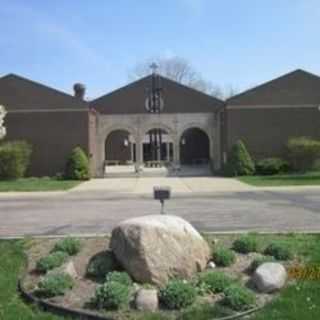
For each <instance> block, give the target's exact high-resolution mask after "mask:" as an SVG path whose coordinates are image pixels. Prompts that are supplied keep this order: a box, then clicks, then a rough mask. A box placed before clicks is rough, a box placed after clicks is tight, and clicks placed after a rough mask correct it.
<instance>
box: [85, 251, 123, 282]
mask: <svg viewBox="0 0 320 320" xmlns="http://www.w3.org/2000/svg"><path fill="white" fill-rule="evenodd" d="M118 269H119V265H118V263H117V261H116V259H115V257H114V254H113V252H112V251H105V252H100V253H98V254H97V255H95V256H93V257H92V258H91V259H90V261H89V264H88V267H87V275H88V276H90V277H94V278H97V279H105V277H106V275H107V274H108V273H109V272H112V271H116V270H118Z"/></svg>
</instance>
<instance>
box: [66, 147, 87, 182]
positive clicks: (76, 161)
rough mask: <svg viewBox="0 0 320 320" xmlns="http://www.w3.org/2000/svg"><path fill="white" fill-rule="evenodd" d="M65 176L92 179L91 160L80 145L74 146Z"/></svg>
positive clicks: (74, 178) (71, 178)
mask: <svg viewBox="0 0 320 320" xmlns="http://www.w3.org/2000/svg"><path fill="white" fill-rule="evenodd" d="M65 178H66V179H70V180H88V179H90V169H89V160H88V157H87V155H86V154H85V152H84V151H83V150H82V149H81V148H80V147H76V148H74V149H73V150H72V153H71V155H70V157H69V159H68V160H67V165H66V171H65Z"/></svg>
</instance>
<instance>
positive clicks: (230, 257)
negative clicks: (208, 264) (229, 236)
mask: <svg viewBox="0 0 320 320" xmlns="http://www.w3.org/2000/svg"><path fill="white" fill-rule="evenodd" d="M212 257H213V261H214V262H215V263H216V265H217V266H220V267H228V266H230V265H232V264H233V263H234V262H235V260H236V256H235V254H234V252H233V251H232V250H230V249H227V248H223V247H218V248H214V249H213V253H212Z"/></svg>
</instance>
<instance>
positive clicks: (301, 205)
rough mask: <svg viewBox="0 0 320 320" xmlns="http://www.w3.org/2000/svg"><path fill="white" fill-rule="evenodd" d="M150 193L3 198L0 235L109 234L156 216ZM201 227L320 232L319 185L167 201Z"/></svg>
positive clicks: (174, 211)
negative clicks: (133, 220) (123, 222)
mask: <svg viewBox="0 0 320 320" xmlns="http://www.w3.org/2000/svg"><path fill="white" fill-rule="evenodd" d="M159 211H160V205H159V203H158V202H156V201H155V200H152V199H151V197H126V198H125V197H123V196H121V194H106V192H105V191H102V192H99V191H91V192H89V191H87V192H69V193H66V194H64V193H61V194H59V193H56V194H53V195H50V196H49V195H42V196H37V195H33V196H28V197H22V198H21V197H15V196H9V195H8V196H5V195H2V196H1V198H0V237H10V236H23V235H68V234H77V235H88V234H105V233H108V232H110V231H111V230H112V228H113V227H114V226H115V225H116V224H117V223H119V222H120V221H121V220H124V219H127V218H130V217H136V216H142V215H149V214H156V213H159ZM166 212H167V213H169V214H175V215H179V216H181V217H183V218H185V219H187V220H188V221H190V222H191V223H193V224H194V225H195V227H196V228H198V229H199V230H202V231H214V232H224V231H230V232H234V231H235V232H238V231H249V230H250V231H267V232H284V231H287V232H291V231H304V232H319V231H320V191H319V189H292V190H291V191H289V190H284V189H281V190H277V191H266V190H262V191H251V190H248V191H241V192H228V193H227V192H225V193H216V194H211V195H208V196H205V195H203V196H200V195H198V196H194V195H192V194H188V193H186V194H181V195H180V196H178V197H175V198H173V199H172V200H170V201H168V203H167V204H166Z"/></svg>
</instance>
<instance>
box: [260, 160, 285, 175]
mask: <svg viewBox="0 0 320 320" xmlns="http://www.w3.org/2000/svg"><path fill="white" fill-rule="evenodd" d="M288 171H289V163H288V162H287V161H285V160H282V159H280V158H266V159H262V160H260V161H258V162H257V163H256V174H260V175H274V174H279V173H284V172H288Z"/></svg>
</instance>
